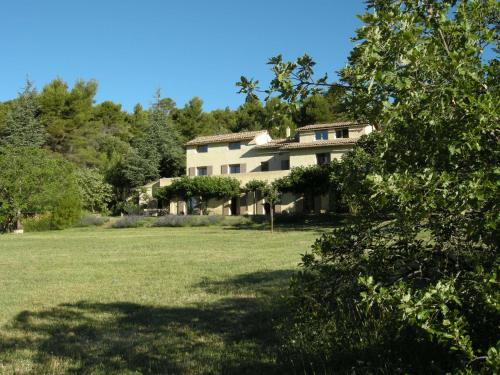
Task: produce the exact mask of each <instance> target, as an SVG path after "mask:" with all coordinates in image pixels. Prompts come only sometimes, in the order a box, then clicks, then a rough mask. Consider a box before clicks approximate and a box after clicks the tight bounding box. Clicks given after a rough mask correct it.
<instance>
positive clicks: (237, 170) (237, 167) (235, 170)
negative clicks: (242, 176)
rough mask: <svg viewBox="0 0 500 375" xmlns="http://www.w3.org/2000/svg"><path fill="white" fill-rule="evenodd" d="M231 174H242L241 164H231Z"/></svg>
mask: <svg viewBox="0 0 500 375" xmlns="http://www.w3.org/2000/svg"><path fill="white" fill-rule="evenodd" d="M229 173H230V174H236V173H241V166H240V164H231V165H230V166H229Z"/></svg>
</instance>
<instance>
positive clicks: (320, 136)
mask: <svg viewBox="0 0 500 375" xmlns="http://www.w3.org/2000/svg"><path fill="white" fill-rule="evenodd" d="M314 137H315V138H316V140H317V141H323V140H327V139H328V130H317V131H315V132H314Z"/></svg>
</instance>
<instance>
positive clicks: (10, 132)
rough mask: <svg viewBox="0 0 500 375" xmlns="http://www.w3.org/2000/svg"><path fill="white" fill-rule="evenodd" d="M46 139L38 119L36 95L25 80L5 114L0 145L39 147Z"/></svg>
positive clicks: (31, 85) (29, 82)
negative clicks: (21, 89)
mask: <svg viewBox="0 0 500 375" xmlns="http://www.w3.org/2000/svg"><path fill="white" fill-rule="evenodd" d="M45 139H46V133H45V129H44V128H43V126H42V124H41V122H40V119H39V106H38V103H37V93H36V90H35V88H34V87H33V84H32V83H31V81H29V80H27V81H26V84H25V86H24V89H23V91H22V92H20V93H19V96H18V98H17V99H16V100H15V101H14V103H13V106H12V107H11V108H10V110H9V111H8V112H7V116H6V118H5V125H4V128H3V130H2V134H1V137H0V145H2V146H4V147H5V146H12V147H41V146H43V145H44V143H45Z"/></svg>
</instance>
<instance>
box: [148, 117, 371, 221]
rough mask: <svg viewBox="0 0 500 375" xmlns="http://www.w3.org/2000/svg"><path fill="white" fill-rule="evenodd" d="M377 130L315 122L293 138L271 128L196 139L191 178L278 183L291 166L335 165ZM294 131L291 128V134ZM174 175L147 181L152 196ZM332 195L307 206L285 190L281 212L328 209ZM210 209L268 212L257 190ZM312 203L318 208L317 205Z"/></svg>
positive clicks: (177, 206)
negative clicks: (274, 136)
mask: <svg viewBox="0 0 500 375" xmlns="http://www.w3.org/2000/svg"><path fill="white" fill-rule="evenodd" d="M372 130H373V128H372V126H371V125H368V124H360V123H353V122H338V123H332V124H315V125H308V126H304V127H301V128H298V129H297V131H296V134H295V135H294V136H293V137H292V136H290V134H287V135H288V137H287V138H283V139H274V140H273V139H272V138H271V137H270V136H269V134H268V133H267V131H266V130H260V131H251V132H241V133H231V134H222V135H213V136H203V137H198V138H195V139H193V140H191V141H189V142H188V143H186V145H185V146H186V173H187V175H188V176H230V177H234V178H236V179H238V180H239V181H240V182H241V184H242V185H245V184H246V183H247V182H248V181H250V180H263V181H268V182H272V181H274V180H275V179H278V178H281V177H283V176H286V175H287V174H288V173H289V171H290V169H291V168H294V167H299V166H309V165H317V164H324V163H329V162H330V161H331V160H333V159H340V158H341V156H342V155H343V154H344V153H345V152H347V151H349V150H350V149H351V148H352V147H353V145H354V144H355V143H356V141H357V139H358V138H359V137H361V136H362V135H364V134H369V133H370V132H371V131H372ZM288 133H289V132H288ZM171 181H172V179H167V178H164V179H160V180H159V181H156V182H154V183H152V184H149V185H146V190H147V194H148V195H150V196H152V194H153V192H154V190H155V189H157V188H158V187H162V186H166V185H169V184H170V182H171ZM328 202H329V199H328V197H314V202H312V203H311V204H304V203H306V202H304V198H303V197H300V196H294V195H293V194H285V196H284V197H283V198H282V200H281V204H280V205H277V207H276V208H275V209H276V212H277V213H285V212H286V213H300V212H304V209H307V211H311V210H312V211H314V212H317V213H320V212H326V211H327V210H328ZM194 206H196V202H182V201H179V202H171V203H170V207H169V210H170V213H172V214H182V213H187V212H188V211H189V210H190V208H192V207H194ZM208 207H209V210H210V211H211V212H213V213H215V214H229V215H244V214H248V215H254V214H257V215H259V214H265V213H266V211H267V210H269V208H266V207H265V205H264V203H263V201H262V199H260V198H259V197H253V196H251V194H242V196H241V197H239V198H236V199H232V200H230V201H227V202H223V201H216V200H214V201H211V202H209V204H208ZM311 207H312V208H311Z"/></svg>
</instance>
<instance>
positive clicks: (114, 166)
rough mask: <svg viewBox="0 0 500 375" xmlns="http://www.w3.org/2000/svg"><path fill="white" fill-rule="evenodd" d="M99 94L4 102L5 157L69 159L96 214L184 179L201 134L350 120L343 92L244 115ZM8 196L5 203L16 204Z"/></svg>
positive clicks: (54, 93)
mask: <svg viewBox="0 0 500 375" xmlns="http://www.w3.org/2000/svg"><path fill="white" fill-rule="evenodd" d="M97 89H98V85H97V82H95V81H92V80H91V81H82V80H81V81H77V82H76V83H75V84H74V86H73V87H69V86H68V84H67V83H65V82H64V81H63V80H62V79H55V80H53V81H52V82H50V83H48V84H47V85H45V86H44V87H43V88H42V89H41V90H40V91H37V90H36V89H35V87H33V85H32V84H31V82H27V83H26V85H25V87H24V89H23V91H22V92H21V93H19V95H18V97H17V98H15V99H13V100H10V101H7V102H3V103H0V148H1V149H2V150H3V151H2V155H4V156H3V157H4V158H9V156H8V154H9V152H14V151H15V153H16V154H17V155H18V154H19V148H34V149H43V150H45V151H46V152H45V154H44V155H48V156H50V157H56V156H57V157H62V158H63V159H64V160H66V161H68V162H69V163H70V165H71V166H73V168H74V170H75V172H74V174H75V176H76V179H77V181H76V182H75V185H76V186H79V190H80V191H81V192H80V196H81V201H82V202H81V207H82V208H83V209H84V210H87V211H91V212H111V213H114V214H117V213H120V212H123V211H124V210H127V206H128V205H130V204H129V203H127V202H130V201H129V200H128V198H129V197H130V196H131V195H133V194H137V193H138V188H139V187H140V186H142V185H144V184H145V183H147V182H150V181H153V180H155V179H157V178H159V177H173V176H180V175H182V174H184V163H185V158H184V149H183V144H184V143H185V142H186V141H188V140H190V139H192V138H194V137H197V136H199V135H211V134H220V133H227V132H240V131H248V130H259V129H267V130H268V131H269V132H270V133H271V135H272V136H274V137H280V136H284V135H285V132H286V128H287V127H290V128H292V129H293V128H295V127H296V126H300V125H304V124H310V123H314V122H327V121H333V120H338V119H343V118H345V114H344V111H343V108H342V104H340V103H341V101H340V99H341V97H342V95H343V90H342V89H341V88H340V87H332V88H331V89H330V90H327V91H325V92H322V93H317V94H315V95H311V96H310V97H309V98H307V99H306V100H305V101H304V102H303V103H302V104H301V106H300V108H298V110H295V111H289V108H288V106H287V105H285V104H284V103H283V102H282V101H281V100H280V99H278V98H272V99H269V100H266V101H260V100H258V99H257V98H256V97H251V98H250V97H249V98H247V100H246V102H245V103H244V104H243V105H241V106H240V107H238V108H237V109H236V110H230V109H229V108H226V109H223V110H214V111H210V112H205V111H204V110H203V101H202V100H201V99H199V98H196V97H195V98H193V99H191V100H190V101H189V102H188V103H187V104H186V105H185V106H183V107H182V108H179V107H177V105H176V103H175V102H174V101H173V100H172V99H170V98H162V97H161V96H160V93H159V92H158V93H157V94H156V96H155V97H154V100H153V104H152V105H151V106H150V108H146V109H145V108H143V107H142V106H141V105H139V104H138V105H136V106H135V107H134V110H133V112H131V113H129V112H127V111H124V110H123V109H122V107H121V105H120V104H117V103H114V102H112V101H104V102H102V103H98V104H96V102H95V96H96V93H97ZM9 150H10V151H9ZM8 151H9V152H8ZM25 151H26V150H25ZM26 153H27V154H28V155H29V154H30V153H32V152H31V151H29V152H28V151H26ZM50 153H53V155H50ZM13 167H14V166H13ZM27 172H28V171H25V172H21V173H27ZM7 182H8V181H5V182H4V184H7ZM4 195H5V197H4V198H3V200H4V201H9V200H12V199H11V198H9V197H8V194H7V193H6V192H4ZM25 211H26V214H30V215H34V214H35V213H41V212H39V210H38V209H36V210H35V209H34V208H33V207H32V208H26V210H25ZM21 215H23V214H21ZM14 221H16V220H14ZM9 225H10V224H9Z"/></svg>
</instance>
